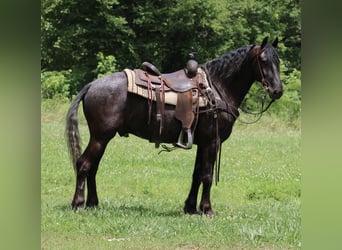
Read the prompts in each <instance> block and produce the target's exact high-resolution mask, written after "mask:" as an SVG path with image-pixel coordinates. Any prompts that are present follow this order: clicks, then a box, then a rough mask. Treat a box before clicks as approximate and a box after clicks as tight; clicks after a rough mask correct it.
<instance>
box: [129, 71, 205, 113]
mask: <svg viewBox="0 0 342 250" xmlns="http://www.w3.org/2000/svg"><path fill="white" fill-rule="evenodd" d="M124 72H125V73H126V76H127V79H128V92H130V93H133V94H136V95H139V96H142V97H144V98H146V99H149V100H152V101H157V94H156V89H157V88H161V78H160V77H159V76H153V75H149V74H147V73H146V72H145V71H143V70H140V69H135V70H131V69H124ZM166 77H169V78H166ZM148 78H150V79H149V80H150V83H149V86H148V83H147V81H148ZM177 79H178V81H177ZM162 80H163V81H164V83H165V84H164V85H163V91H164V98H165V99H164V103H165V104H169V105H174V106H176V105H177V100H178V94H179V93H182V92H185V91H189V90H191V89H193V90H194V91H193V99H194V101H197V99H198V105H199V107H206V106H207V105H208V99H207V98H206V97H205V96H204V95H201V93H198V91H197V88H198V87H196V86H197V84H196V83H195V81H199V82H201V83H202V84H204V85H205V86H208V81H207V78H206V74H205V72H204V71H203V70H202V69H201V68H198V72H197V76H196V79H187V81H186V80H184V79H182V78H181V77H180V76H179V73H178V72H175V73H171V74H165V75H163V76H162ZM191 81H194V83H191ZM182 84H183V85H182Z"/></svg>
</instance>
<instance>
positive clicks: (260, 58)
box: [256, 37, 283, 99]
mask: <svg viewBox="0 0 342 250" xmlns="http://www.w3.org/2000/svg"><path fill="white" fill-rule="evenodd" d="M267 40H268V37H265V38H264V40H263V41H262V43H261V45H260V46H256V49H257V55H256V61H257V62H256V63H257V67H258V77H260V79H258V80H259V81H261V82H262V84H263V86H264V87H265V89H266V90H267V91H268V93H269V95H270V97H271V98H272V99H279V98H280V97H281V96H282V95H283V85H282V82H281V80H280V69H279V57H278V53H277V50H276V49H277V45H278V38H276V39H275V40H274V42H273V43H272V44H270V43H268V42H267Z"/></svg>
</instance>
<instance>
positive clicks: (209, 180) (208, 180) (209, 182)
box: [202, 174, 213, 185]
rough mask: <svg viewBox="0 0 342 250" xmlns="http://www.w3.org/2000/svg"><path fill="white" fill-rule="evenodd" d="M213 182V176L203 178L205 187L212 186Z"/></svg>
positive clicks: (207, 175)
mask: <svg viewBox="0 0 342 250" xmlns="http://www.w3.org/2000/svg"><path fill="white" fill-rule="evenodd" d="M212 182H213V175H212V174H206V175H204V176H202V183H203V185H211V184H212Z"/></svg>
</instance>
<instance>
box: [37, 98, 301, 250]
mask: <svg viewBox="0 0 342 250" xmlns="http://www.w3.org/2000/svg"><path fill="white" fill-rule="evenodd" d="M66 107H67V106H66V105H65V106H63V105H59V106H56V107H53V108H51V107H50V108H47V107H44V106H43V107H42V122H41V123H42V124H41V133H42V134H41V136H42V139H41V162H42V164H41V247H42V249H299V248H300V245H301V235H300V223H301V216H300V196H301V192H300V181H301V172H300V168H299V162H300V131H299V130H296V129H293V128H291V129H289V128H287V127H286V126H283V125H282V124H281V122H279V121H276V120H274V119H271V118H270V117H267V116H266V117H263V119H262V120H261V121H260V122H258V123H257V124H254V125H244V124H241V123H237V124H236V127H235V128H234V131H233V134H232V135H231V137H230V138H229V139H228V140H227V141H226V142H225V143H224V144H223V148H222V160H221V172H220V182H219V183H218V185H217V186H215V185H213V187H212V205H213V209H214V211H215V212H216V213H217V216H216V217H215V218H213V219H211V218H207V217H205V216H198V215H192V216H190V215H185V214H184V213H183V210H182V209H183V205H184V200H185V198H186V196H187V194H188V191H189V188H190V185H191V175H192V171H193V163H194V158H195V152H196V150H195V149H192V150H190V151H184V150H176V151H174V152H171V153H162V154H161V155H158V152H159V150H158V149H155V148H154V145H153V144H149V143H148V142H147V141H145V140H142V139H140V138H137V137H135V136H130V137H129V138H120V137H115V138H114V140H112V141H111V142H110V143H109V145H108V147H107V150H106V153H105V155H104V157H103V158H102V161H101V164H100V168H99V171H98V174H97V183H98V194H99V199H100V206H99V207H98V208H96V209H89V210H81V211H78V212H73V211H72V210H71V209H70V203H71V199H72V196H73V192H74V185H75V176H74V171H73V168H72V166H71V163H70V160H69V157H68V155H67V148H66V144H65V140H64V121H63V116H64V115H65V113H66ZM81 121H82V122H81V124H80V132H81V135H82V139H83V142H84V144H86V142H87V138H88V136H89V135H88V130H87V127H86V125H85V122H84V119H83V118H82V117H81ZM126 152H128V153H126Z"/></svg>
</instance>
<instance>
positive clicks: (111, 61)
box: [94, 52, 116, 78]
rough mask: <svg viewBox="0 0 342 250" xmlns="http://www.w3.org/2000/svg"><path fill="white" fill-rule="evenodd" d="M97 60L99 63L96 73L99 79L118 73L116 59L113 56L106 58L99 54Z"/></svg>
mask: <svg viewBox="0 0 342 250" xmlns="http://www.w3.org/2000/svg"><path fill="white" fill-rule="evenodd" d="M96 58H97V61H98V63H97V67H96V69H95V70H94V73H95V74H96V75H97V78H100V77H102V76H104V75H107V74H110V73H113V72H115V71H116V59H115V57H114V56H113V55H108V56H104V54H103V53H102V52H99V53H97V55H96Z"/></svg>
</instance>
